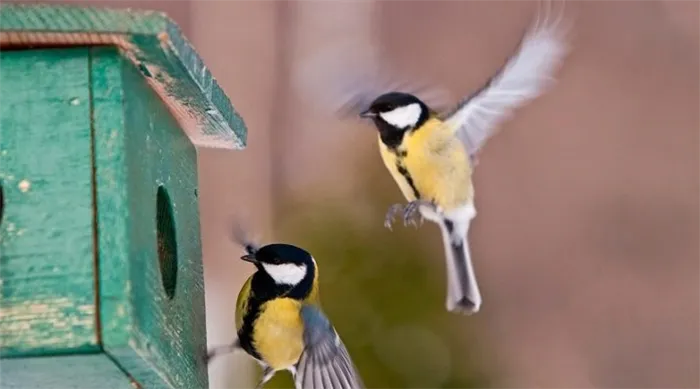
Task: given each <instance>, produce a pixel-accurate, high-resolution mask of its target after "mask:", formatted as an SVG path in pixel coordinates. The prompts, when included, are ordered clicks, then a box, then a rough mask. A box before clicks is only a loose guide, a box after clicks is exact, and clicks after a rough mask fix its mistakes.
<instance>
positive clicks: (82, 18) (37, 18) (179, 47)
mask: <svg viewBox="0 0 700 389" xmlns="http://www.w3.org/2000/svg"><path fill="white" fill-rule="evenodd" d="M0 31H6V32H22V33H31V34H29V35H27V38H26V39H28V40H30V41H31V40H33V39H34V38H33V37H36V38H37V39H39V38H41V35H42V34H44V36H46V34H48V33H83V32H91V33H99V34H121V35H124V36H125V37H126V38H127V40H128V41H129V42H130V43H132V44H133V47H132V46H131V45H129V46H125V47H122V49H124V50H127V51H129V54H130V55H128V56H127V57H128V58H130V59H131V60H133V61H134V64H135V65H136V66H137V67H138V68H139V69H140V70H141V71H142V73H143V74H144V76H146V77H152V78H153V79H154V81H156V82H157V83H158V84H160V85H162V86H163V87H164V88H165V90H166V92H167V94H166V96H164V98H165V100H166V102H167V101H169V100H172V102H173V103H174V104H180V105H182V106H184V107H185V108H186V109H187V110H188V111H189V113H190V114H192V115H193V116H194V117H195V118H196V120H197V122H198V124H199V125H198V126H197V129H196V131H197V134H196V135H195V136H193V137H192V141H193V142H194V143H195V144H197V145H199V146H201V147H214V148H233V149H240V148H243V147H245V145H246V140H247V129H246V127H245V123H244V122H243V120H242V118H241V117H240V116H239V115H238V113H237V112H236V111H235V109H234V108H233V106H232V105H231V102H230V100H229V98H228V97H227V96H226V94H225V93H224V92H223V90H222V89H221V87H220V86H219V85H218V83H217V81H216V79H215V78H214V77H213V76H212V74H211V72H210V71H209V69H208V68H207V67H206V66H205V65H204V63H203V62H202V59H201V58H200V56H199V55H198V54H197V52H196V51H195V49H194V48H193V47H192V46H191V45H190V43H189V42H188V41H187V39H186V38H185V37H184V36H183V34H182V32H181V31H180V29H179V27H178V26H177V25H176V24H175V23H174V22H173V21H172V20H171V19H170V18H168V17H167V16H166V15H165V14H163V13H160V12H150V11H136V10H114V9H105V8H94V7H76V6H66V5H55V4H38V5H37V4H35V5H24V4H6V5H1V6H0ZM154 69H155V70H158V71H157V72H156V73H155V74H154V72H153V70H154Z"/></svg>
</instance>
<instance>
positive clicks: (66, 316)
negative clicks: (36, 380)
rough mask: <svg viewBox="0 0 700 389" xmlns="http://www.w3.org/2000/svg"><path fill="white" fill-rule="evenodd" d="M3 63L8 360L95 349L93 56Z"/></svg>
mask: <svg viewBox="0 0 700 389" xmlns="http://www.w3.org/2000/svg"><path fill="white" fill-rule="evenodd" d="M0 55H1V57H0V67H1V69H2V71H0V96H2V103H1V104H0V139H1V140H2V141H1V142H0V149H1V150H0V182H2V186H3V191H4V195H5V210H4V212H5V215H4V216H3V220H2V223H1V224H0V279H1V280H2V283H1V284H0V341H1V344H0V355H2V356H17V355H28V354H32V353H34V354H41V353H61V352H78V351H89V350H96V349H97V348H98V346H97V342H98V338H97V327H96V323H95V300H96V296H95V291H94V278H93V242H92V223H93V219H92V195H91V171H92V170H91V167H92V163H91V155H90V96H89V88H88V85H89V74H88V66H89V64H88V50H87V49H85V48H75V49H61V50H33V51H11V52H2V53H0Z"/></svg>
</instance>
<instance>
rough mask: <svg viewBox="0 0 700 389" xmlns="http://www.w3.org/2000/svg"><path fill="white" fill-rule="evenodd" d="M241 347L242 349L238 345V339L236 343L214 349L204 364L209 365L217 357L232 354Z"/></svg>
mask: <svg viewBox="0 0 700 389" xmlns="http://www.w3.org/2000/svg"><path fill="white" fill-rule="evenodd" d="M239 347H240V345H239V343H238V339H236V341H234V342H233V343H231V344H227V345H224V346H217V347H214V348H213V349H211V350H209V352H208V353H207V355H206V357H205V358H204V362H205V363H206V364H209V363H211V360H212V359H214V358H215V357H218V356H220V355H224V354H229V353H232V352H234V351H236V350H237V349H238V348H239Z"/></svg>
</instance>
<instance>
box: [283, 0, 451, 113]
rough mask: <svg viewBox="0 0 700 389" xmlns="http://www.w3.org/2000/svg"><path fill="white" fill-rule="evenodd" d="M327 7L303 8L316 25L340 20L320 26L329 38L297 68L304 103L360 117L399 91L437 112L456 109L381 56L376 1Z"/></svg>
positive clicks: (445, 94)
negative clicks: (379, 100) (386, 95)
mask: <svg viewBox="0 0 700 389" xmlns="http://www.w3.org/2000/svg"><path fill="white" fill-rule="evenodd" d="M322 3H323V2H318V4H317V3H313V4H312V5H309V6H308V7H302V11H303V12H304V13H305V16H304V17H305V18H309V20H311V21H314V20H323V21H326V20H327V19H329V18H337V19H333V22H332V23H328V22H324V23H321V24H320V25H322V26H323V28H319V29H318V30H317V31H316V32H315V33H316V35H318V34H321V35H322V36H324V37H326V38H325V39H323V40H322V42H320V43H318V44H316V45H315V46H314V47H313V49H311V50H310V51H309V52H308V54H307V55H305V56H304V59H303V60H302V61H299V62H298V63H296V64H295V65H294V67H293V70H292V82H293V85H294V88H295V89H296V90H297V92H298V95H299V97H300V98H301V99H302V100H306V101H308V102H310V103H311V105H312V106H314V107H316V108H320V110H321V111H322V112H327V113H335V114H338V115H339V116H340V117H342V118H348V117H352V116H355V117H356V116H357V114H359V113H360V112H361V111H363V110H365V109H367V108H369V105H370V103H371V102H372V101H373V100H374V99H375V98H377V97H379V96H380V95H381V94H383V93H387V92H394V91H396V92H405V93H411V94H413V95H415V96H417V97H418V98H420V99H421V100H423V101H424V102H425V103H426V104H428V106H430V107H431V108H433V109H435V110H439V109H440V107H448V106H451V104H449V102H450V101H451V99H450V96H449V94H448V92H447V91H446V90H444V89H439V88H435V87H428V85H429V83H428V82H427V80H417V79H416V77H413V76H409V75H408V74H402V69H396V68H395V67H393V66H390V64H389V62H388V61H387V60H386V58H384V57H383V56H382V52H383V51H385V50H383V48H382V47H381V45H380V42H381V40H380V39H379V37H378V35H377V33H376V31H375V30H376V29H375V28H374V27H376V26H378V22H379V19H378V17H379V16H378V15H379V13H378V12H377V7H378V6H377V4H376V2H368V3H362V4H358V3H353V2H348V3H347V4H338V3H333V2H329V3H327V4H325V5H324V4H322ZM343 7H347V8H343ZM448 104H449V105H448Z"/></svg>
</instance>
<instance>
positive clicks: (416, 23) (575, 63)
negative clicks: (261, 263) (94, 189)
mask: <svg viewBox="0 0 700 389" xmlns="http://www.w3.org/2000/svg"><path fill="white" fill-rule="evenodd" d="M24 2H30V1H24ZM66 3H69V1H66ZM70 3H78V4H99V5H105V6H112V7H120V8H126V7H132V8H143V9H156V10H162V11H165V12H167V13H168V15H170V16H171V17H172V18H173V19H175V21H176V22H177V23H178V24H179V25H180V26H181V28H182V29H183V31H184V33H185V35H186V36H187V37H188V38H189V39H190V41H191V42H192V43H193V45H194V46H195V48H196V49H197V50H198V51H199V53H200V54H201V56H202V57H203V58H204V61H205V63H206V64H207V66H209V68H210V69H211V71H212V73H213V74H214V76H215V77H216V78H217V80H218V82H219V83H220V85H221V86H222V87H223V89H224V90H225V91H226V93H227V94H228V96H229V98H230V99H231V102H232V103H233V104H234V106H235V108H236V109H237V110H238V111H239V112H240V113H241V115H242V116H243V118H244V120H245V121H246V123H247V125H248V128H249V137H248V147H247V148H246V149H245V150H243V151H239V152H230V151H210V150H204V151H202V152H201V153H200V165H199V170H200V171H199V175H200V180H201V181H200V185H201V188H200V191H199V194H200V207H201V215H202V220H201V223H202V234H203V235H202V240H203V251H204V270H205V281H206V304H207V331H208V342H209V344H210V345H219V344H222V343H227V342H230V341H232V340H233V339H234V338H235V328H234V303H235V298H236V295H237V293H238V290H239V288H240V286H241V284H242V282H243V281H244V279H245V278H247V277H248V276H249V275H250V274H251V271H252V269H251V267H250V266H248V265H247V264H246V263H242V262H241V261H239V260H238V257H239V256H240V254H241V248H240V247H238V246H237V245H236V244H235V243H234V242H232V241H231V239H230V233H231V221H232V218H234V217H236V218H239V219H243V220H244V221H245V223H246V225H248V226H249V228H250V229H251V230H252V231H253V232H254V233H257V234H258V237H259V238H260V239H261V240H262V241H263V242H269V241H273V240H274V241H287V242H294V243H296V244H298V245H300V246H303V247H306V248H308V249H309V250H310V251H311V252H312V253H313V254H314V255H315V257H316V258H317V259H318V262H319V266H320V267H321V277H322V278H321V293H322V297H323V300H324V308H325V310H326V311H327V314H328V315H329V316H330V318H331V320H332V321H333V322H334V324H335V326H336V328H337V329H338V331H339V332H340V334H341V336H342V337H343V339H344V341H345V343H346V345H347V346H348V348H349V350H350V353H351V355H352V356H353V358H354V359H355V362H356V364H357V365H358V368H359V370H360V372H361V373H362V374H363V377H364V380H365V383H366V384H367V385H368V387H377V388H399V387H414V388H436V387H444V388H447V387H450V388H465V387H474V388H483V387H567V388H574V387H576V388H581V387H598V388H612V387H615V388H623V387H624V388H627V387H638V388H661V387H664V388H697V387H699V386H700V378H699V366H700V358H699V351H698V348H699V344H700V304H699V303H700V301H699V300H700V299H699V292H700V288H699V286H700V280H699V278H700V269H699V261H698V259H699V257H700V241H699V235H700V231H699V229H700V223H699V219H698V215H699V211H700V209H699V199H700V174H699V173H700V172H699V169H700V161H699V155H700V142H699V141H700V136H699V132H698V129H699V125H700V123H699V118H700V115H699V107H700V97H699V92H698V91H699V87H700V76H699V74H700V73H699V67H698V65H699V62H700V51H699V47H700V3H699V2H696V1H653V0H643V1H566V8H565V13H566V16H567V18H570V19H572V20H573V21H574V23H575V25H574V28H573V30H572V35H571V39H572V40H571V42H572V45H573V51H572V52H571V54H570V56H569V57H568V58H567V59H566V61H565V63H564V65H563V67H562V68H561V70H560V72H559V74H558V77H559V79H560V81H559V83H558V84H557V86H556V87H555V88H554V89H553V90H552V91H551V92H550V93H548V94H546V95H544V96H543V97H541V98H539V99H537V100H536V101H534V102H533V103H531V104H529V105H527V106H525V107H524V108H522V109H520V110H518V111H517V113H516V115H515V116H514V117H513V119H512V120H509V121H508V122H506V123H505V125H504V126H503V127H502V131H501V133H500V134H499V135H498V136H496V137H494V138H493V139H492V140H491V141H489V143H488V145H487V146H486V147H485V149H484V150H483V153H482V154H481V155H480V164H479V166H478V168H477V169H476V172H475V178H474V180H475V186H476V193H477V197H476V204H477V209H478V216H477V217H476V219H475V220H474V222H473V224H472V228H471V229H470V241H471V246H472V256H473V258H474V260H475V266H476V271H477V275H478V277H479V280H480V285H481V287H482V293H483V298H484V305H483V307H482V310H481V312H480V313H479V314H477V315H475V316H471V317H465V316H457V315H452V314H449V313H447V312H446V311H445V309H444V293H445V286H444V285H445V282H444V277H445V270H444V266H445V265H444V260H443V253H442V247H441V244H440V238H439V231H438V229H437V228H436V227H435V226H434V225H430V224H425V225H424V226H423V227H422V228H421V229H420V230H414V229H412V228H403V227H397V228H395V229H394V232H390V231H388V230H386V229H384V228H383V226H382V222H383V219H384V213H385V211H386V209H387V207H388V206H389V205H390V204H392V203H394V202H398V201H403V198H402V197H401V195H400V193H399V191H398V189H397V188H396V186H395V184H394V183H393V182H392V180H391V178H390V177H389V175H388V173H387V172H386V171H385V170H384V167H383V165H382V163H381V160H380V157H379V154H378V152H377V150H376V133H375V132H374V130H373V129H372V128H370V127H369V126H360V125H358V124H357V123H354V122H341V121H338V120H337V119H335V118H333V117H332V116H330V115H328V114H327V113H325V112H322V111H320V110H318V109H316V108H315V107H314V106H313V105H312V104H310V103H309V102H307V101H305V99H302V98H301V94H300V92H299V85H298V82H297V78H296V75H297V74H298V72H299V69H300V66H302V64H303V63H304V59H305V58H307V57H308V55H309V54H310V53H312V52H313V51H314V49H315V48H317V47H320V46H323V45H329V44H332V42H333V41H334V40H335V39H343V38H347V37H352V38H353V39H355V40H357V41H358V42H363V41H364V42H367V44H368V45H377V46H379V47H381V50H382V52H383V53H384V54H385V55H386V56H387V58H388V59H389V60H390V61H391V63H392V66H394V67H396V68H397V69H401V70H402V71H407V72H410V73H411V74H415V75H418V76H420V77H425V78H429V79H431V80H434V81H435V82H436V83H439V84H440V85H441V86H443V87H446V88H447V89H448V90H449V91H450V92H451V94H452V95H453V96H455V97H458V96H462V95H467V94H469V93H471V92H472V91H474V90H475V89H476V88H478V87H480V86H481V85H482V84H483V83H484V82H485V80H486V79H487V78H488V77H489V76H490V75H492V74H493V73H494V72H495V71H496V70H497V69H498V67H499V66H500V65H501V64H502V63H503V61H504V60H505V58H506V57H507V56H508V55H510V54H511V53H512V52H513V51H514V49H515V47H516V45H517V43H518V41H519V39H520V37H521V34H522V32H523V31H524V29H525V28H526V26H527V25H528V24H529V22H530V21H531V20H532V18H533V16H534V14H535V12H536V10H537V3H536V2H529V1H503V2H500V1H489V2H485V1H459V2H458V1H432V2H428V1H368V0H364V1H338V2H322V1H201V0H200V1H194V0H192V1H184V0H182V1H180V0H178V1H117V0H115V1H99V0H95V1H90V2H87V1H70ZM283 375H284V374H280V377H277V378H275V379H274V380H273V381H272V382H271V383H270V385H269V387H273V386H274V387H289V386H290V385H291V381H290V380H289V379H288V378H287V377H281V376H283ZM258 377H259V370H258V367H257V365H254V364H253V363H251V362H250V360H249V359H247V357H246V356H244V355H232V356H227V357H225V358H222V359H220V360H218V361H217V362H216V363H215V364H214V365H213V366H211V368H210V383H211V387H212V388H231V387H250V385H251V383H252V382H257V379H258Z"/></svg>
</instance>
